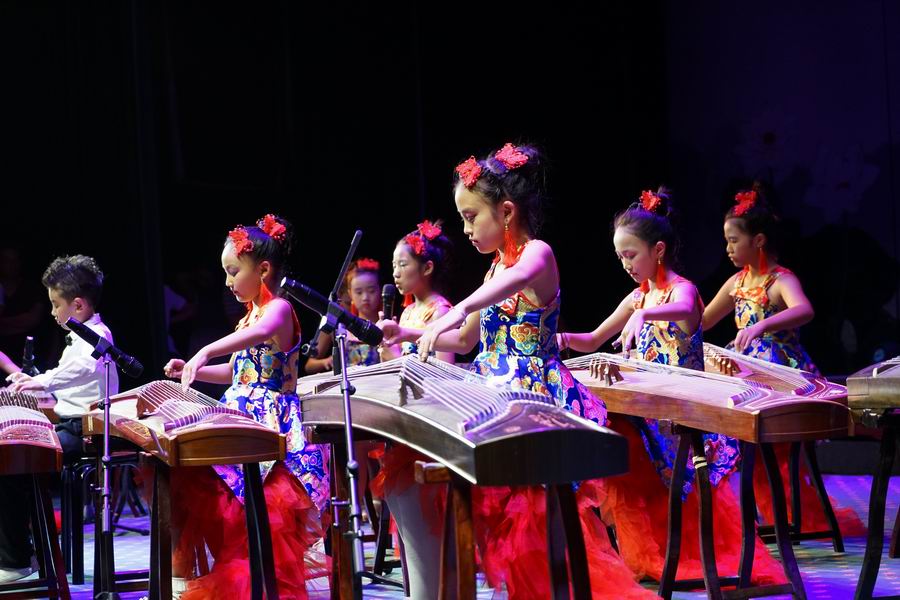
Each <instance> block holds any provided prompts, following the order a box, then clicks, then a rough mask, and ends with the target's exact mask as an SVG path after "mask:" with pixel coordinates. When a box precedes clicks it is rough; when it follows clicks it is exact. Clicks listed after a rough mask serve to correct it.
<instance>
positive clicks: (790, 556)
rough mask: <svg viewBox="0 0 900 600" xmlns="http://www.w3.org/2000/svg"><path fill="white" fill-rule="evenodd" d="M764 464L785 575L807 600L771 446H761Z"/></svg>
mask: <svg viewBox="0 0 900 600" xmlns="http://www.w3.org/2000/svg"><path fill="white" fill-rule="evenodd" d="M760 450H761V451H762V457H763V462H764V463H765V466H766V475H767V476H768V478H769V488H770V489H771V490H772V511H773V512H774V517H775V523H774V526H775V539H776V540H777V543H778V552H779V553H780V554H781V565H782V567H783V568H784V574H785V576H786V577H787V579H788V581H789V582H790V583H791V586H793V593H794V596H795V597H797V598H799V599H800V600H805V599H806V589H805V588H804V587H803V579H802V578H801V577H800V569H799V568H797V559H796V557H795V556H794V546H793V542H792V541H791V534H790V530H789V528H788V524H787V515H786V514H785V513H786V512H787V503H786V501H785V497H784V487H782V481H781V474H780V473H779V470H778V459H777V458H776V457H775V450H774V449H773V448H772V445H771V444H761V445H760Z"/></svg>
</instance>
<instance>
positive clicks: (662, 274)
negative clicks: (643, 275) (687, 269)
mask: <svg viewBox="0 0 900 600" xmlns="http://www.w3.org/2000/svg"><path fill="white" fill-rule="evenodd" d="M656 287H657V288H659V289H663V288H664V287H666V268H665V267H664V266H663V261H662V257H661V256H660V257H659V258H658V259H657V262H656Z"/></svg>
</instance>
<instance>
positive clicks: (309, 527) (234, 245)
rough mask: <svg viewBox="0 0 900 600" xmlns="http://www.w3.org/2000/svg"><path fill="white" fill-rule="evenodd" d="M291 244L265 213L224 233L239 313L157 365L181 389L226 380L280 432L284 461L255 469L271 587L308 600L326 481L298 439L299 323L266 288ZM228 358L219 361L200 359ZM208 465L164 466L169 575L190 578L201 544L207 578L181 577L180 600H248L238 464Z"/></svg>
mask: <svg viewBox="0 0 900 600" xmlns="http://www.w3.org/2000/svg"><path fill="white" fill-rule="evenodd" d="M290 246H291V239H290V225H289V224H288V223H287V222H286V221H284V220H283V219H281V218H280V217H276V216H273V215H266V216H265V217H263V218H262V219H260V220H259V221H258V222H257V223H256V225H253V226H246V227H245V226H240V227H237V228H236V229H234V230H232V231H231V232H230V233H229V234H228V238H227V239H226V242H225V248H224V250H223V252H222V268H223V269H224V270H225V285H226V286H227V287H228V288H229V289H230V290H231V291H232V292H233V293H234V295H235V298H237V299H238V300H239V301H241V302H245V303H246V304H247V315H246V316H245V317H244V318H243V319H242V320H241V321H240V323H238V326H237V329H236V330H235V332H234V333H231V334H229V335H227V336H225V337H224V338H222V339H220V340H217V341H215V342H212V343H211V344H209V345H207V346H205V347H204V348H203V349H201V350H200V351H199V352H198V353H197V354H195V355H194V356H193V357H192V358H191V359H190V360H189V361H188V362H187V363H185V362H184V361H181V360H171V361H169V363H168V364H167V365H166V366H165V369H164V370H165V374H166V375H167V376H169V377H173V378H180V379H181V382H182V383H183V384H184V385H190V384H191V382H193V381H194V380H199V381H207V382H210V383H230V384H231V387H230V388H229V389H228V390H227V391H226V392H225V395H224V396H223V397H222V403H223V404H225V405H226V406H228V407H229V408H235V409H239V410H241V411H244V412H246V413H247V414H249V415H250V416H251V417H252V418H254V419H255V420H257V421H259V422H261V423H264V424H266V425H268V426H269V427H271V428H273V429H276V430H278V431H280V432H282V433H284V434H286V436H287V456H286V458H285V460H284V462H277V463H274V464H261V465H260V467H261V471H262V472H263V477H264V483H263V489H264V492H265V496H266V506H267V508H268V513H269V520H270V522H271V524H272V527H271V531H272V548H273V551H274V557H275V572H276V577H277V580H278V591H279V594H280V597H281V598H298V599H299V598H306V597H307V593H306V569H305V568H304V556H305V554H306V553H307V551H308V549H309V548H310V546H311V545H312V544H313V543H314V542H315V541H316V540H317V539H318V538H320V537H321V535H322V531H321V523H320V521H319V511H320V509H321V508H323V507H324V503H325V502H326V501H327V498H328V479H327V475H326V473H325V471H324V468H325V467H324V464H325V462H324V460H323V456H322V453H321V452H320V450H319V449H318V448H317V447H315V446H307V445H306V444H305V443H304V438H303V432H302V430H301V414H300V401H299V399H298V397H297V395H296V393H295V392H294V390H295V386H296V380H297V363H298V345H299V342H300V325H299V323H298V321H297V316H296V315H295V314H294V311H293V309H292V307H291V305H290V304H289V303H288V302H287V301H286V300H284V299H282V298H279V297H276V296H275V294H274V292H273V290H277V285H278V281H280V276H281V270H282V267H283V266H284V265H285V262H286V260H287V258H288V255H289V252H290ZM227 355H231V360H230V361H229V362H228V363H226V364H219V365H208V364H207V362H208V361H209V360H210V359H211V358H214V357H217V356H227ZM214 469H215V470H214V471H213V470H212V469H209V468H190V469H184V468H182V469H175V470H173V472H172V478H173V480H172V490H173V500H172V517H173V530H174V533H175V535H174V536H173V538H174V539H175V540H176V542H175V544H174V545H175V549H174V551H173V573H174V574H175V575H176V576H181V577H187V576H189V575H190V572H191V563H192V558H193V553H194V548H195V547H198V546H199V547H201V548H202V545H200V544H201V543H202V542H205V543H206V545H207V546H208V547H209V549H210V551H211V553H212V555H213V558H214V559H215V565H214V566H213V569H212V571H211V572H210V574H208V575H205V576H203V577H200V578H198V579H195V580H193V581H191V582H189V584H188V589H187V591H186V592H185V593H184V595H183V596H182V598H183V599H185V600H196V599H200V598H211V599H212V598H215V599H222V598H235V599H237V598H249V597H250V575H249V570H248V556H247V553H248V550H247V533H246V524H245V517H244V507H243V504H242V498H243V491H244V479H243V474H242V472H241V470H240V467H238V466H217V467H214Z"/></svg>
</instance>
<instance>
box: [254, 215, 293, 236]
mask: <svg viewBox="0 0 900 600" xmlns="http://www.w3.org/2000/svg"><path fill="white" fill-rule="evenodd" d="M256 225H257V227H259V228H260V229H262V230H263V233H265V234H266V235H268V236H269V237H271V238H275V239H276V240H278V241H279V242H281V241H284V236H285V234H286V233H287V227H285V226H284V225H283V224H282V223H279V222H278V219H277V218H275V215H273V214H268V215H266V216H264V217H263V218H262V219H260V220H259V221H257V222H256Z"/></svg>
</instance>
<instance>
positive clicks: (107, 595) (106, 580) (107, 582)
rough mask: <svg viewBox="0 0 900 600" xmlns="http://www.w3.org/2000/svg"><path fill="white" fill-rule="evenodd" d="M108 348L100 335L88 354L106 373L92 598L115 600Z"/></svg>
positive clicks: (116, 595) (96, 599)
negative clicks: (97, 567)
mask: <svg viewBox="0 0 900 600" xmlns="http://www.w3.org/2000/svg"><path fill="white" fill-rule="evenodd" d="M108 349H109V342H107V341H106V339H104V338H100V341H99V342H98V343H97V346H96V347H95V348H94V352H93V354H92V356H94V358H100V357H101V356H102V357H103V369H104V372H105V376H106V393H105V394H104V398H103V456H102V458H101V459H100V467H101V469H102V471H103V487H102V488H101V492H100V495H101V498H102V502H103V509H102V515H101V529H100V534H99V536H100V543H99V544H98V546H97V547H98V549H99V551H100V560H99V561H98V562H99V565H100V573H99V574H95V575H94V577H95V578H99V580H100V585H99V589H100V592H99V593H98V594H97V595H96V596H94V598H95V600H119V598H120V596H119V594H118V593H117V592H116V567H115V560H114V559H113V530H112V512H111V506H110V504H111V502H110V501H111V498H112V491H111V490H110V485H109V466H110V462H111V461H112V458H111V455H110V450H109V445H110V444H109V442H110V435H109V405H110V399H109V369H110V365H109V363H110V360H109V356H108V355H107V354H106V351H107V350H108Z"/></svg>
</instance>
